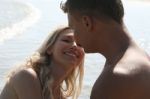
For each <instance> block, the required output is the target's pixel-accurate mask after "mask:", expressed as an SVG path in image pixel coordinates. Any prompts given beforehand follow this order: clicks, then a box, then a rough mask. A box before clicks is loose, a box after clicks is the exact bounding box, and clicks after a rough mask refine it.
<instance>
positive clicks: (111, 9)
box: [61, 0, 124, 24]
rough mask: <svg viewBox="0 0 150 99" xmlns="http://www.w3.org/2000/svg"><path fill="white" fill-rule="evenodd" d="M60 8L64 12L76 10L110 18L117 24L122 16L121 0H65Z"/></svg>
mask: <svg viewBox="0 0 150 99" xmlns="http://www.w3.org/2000/svg"><path fill="white" fill-rule="evenodd" d="M61 8H62V10H63V11H64V12H66V13H74V12H78V13H79V14H81V15H88V16H92V17H96V18H102V17H103V18H112V19H113V20H115V21H116V22H118V23H119V24H121V23H122V19H123V16H124V8H123V4H122V2H121V0H67V1H66V2H65V3H64V4H62V5H61Z"/></svg>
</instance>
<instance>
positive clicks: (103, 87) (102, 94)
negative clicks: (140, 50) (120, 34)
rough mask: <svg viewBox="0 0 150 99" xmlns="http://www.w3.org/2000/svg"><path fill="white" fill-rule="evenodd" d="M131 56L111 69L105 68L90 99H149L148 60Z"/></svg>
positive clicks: (149, 70)
mask: <svg viewBox="0 0 150 99" xmlns="http://www.w3.org/2000/svg"><path fill="white" fill-rule="evenodd" d="M132 55H134V56H132ZM132 55H131V56H130V55H128V57H124V59H122V60H121V61H120V62H119V63H118V64H117V65H115V66H113V67H111V68H109V66H108V67H107V66H105V68H104V70H103V72H102V73H101V75H100V76H99V78H98V79H97V81H96V83H95V84H94V86H93V89H92V94H91V99H100V98H102V99H150V60H149V58H148V57H147V56H146V55H145V56H143V55H140V54H136V53H135V54H132ZM97 97H98V98H97Z"/></svg>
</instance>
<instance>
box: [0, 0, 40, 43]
mask: <svg viewBox="0 0 150 99" xmlns="http://www.w3.org/2000/svg"><path fill="white" fill-rule="evenodd" d="M0 16H1V17H0V21H1V23H0V43H1V44H2V42H4V41H5V40H7V39H10V38H12V37H14V36H16V35H17V34H21V33H23V32H24V31H25V30H26V29H27V28H28V27H31V26H33V24H35V23H36V22H37V20H38V19H39V18H40V11H39V10H38V9H37V8H35V7H34V6H33V5H31V4H29V3H24V2H19V1H8V0H7V1H6V0H4V1H0Z"/></svg>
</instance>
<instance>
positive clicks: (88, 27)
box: [82, 16, 93, 31]
mask: <svg viewBox="0 0 150 99" xmlns="http://www.w3.org/2000/svg"><path fill="white" fill-rule="evenodd" d="M82 24H83V26H84V27H85V29H86V30H87V31H91V29H92V27H93V22H92V18H91V17H90V16H82Z"/></svg>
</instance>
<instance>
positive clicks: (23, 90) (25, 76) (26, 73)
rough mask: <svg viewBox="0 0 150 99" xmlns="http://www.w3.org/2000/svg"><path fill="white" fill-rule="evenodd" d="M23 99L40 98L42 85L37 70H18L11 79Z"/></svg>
mask: <svg viewBox="0 0 150 99" xmlns="http://www.w3.org/2000/svg"><path fill="white" fill-rule="evenodd" d="M9 82H10V83H11V85H12V86H13V88H14V89H15V91H16V93H17V94H18V95H19V97H23V98H21V99H40V98H39V97H41V85H40V80H39V79H38V76H37V74H36V72H35V71H34V70H33V69H31V68H28V69H23V70H20V71H19V72H17V73H16V74H15V75H14V76H13V77H11V79H10V80H9Z"/></svg>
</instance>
